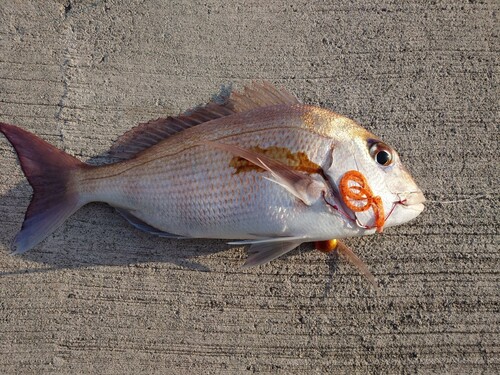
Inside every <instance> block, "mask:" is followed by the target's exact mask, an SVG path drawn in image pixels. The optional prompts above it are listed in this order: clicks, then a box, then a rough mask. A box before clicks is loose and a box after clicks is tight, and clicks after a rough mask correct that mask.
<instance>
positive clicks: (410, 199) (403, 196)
mask: <svg viewBox="0 0 500 375" xmlns="http://www.w3.org/2000/svg"><path fill="white" fill-rule="evenodd" d="M398 197H399V202H398V203H400V204H401V205H403V206H406V207H410V206H417V205H420V206H423V203H424V202H425V197H424V193H422V191H420V190H417V191H410V192H407V193H400V194H398Z"/></svg>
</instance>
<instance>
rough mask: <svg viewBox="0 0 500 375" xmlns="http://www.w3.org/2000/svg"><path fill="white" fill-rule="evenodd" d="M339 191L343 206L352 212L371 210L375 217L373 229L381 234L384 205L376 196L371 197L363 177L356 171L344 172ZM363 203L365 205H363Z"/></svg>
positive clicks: (371, 192) (371, 193)
mask: <svg viewBox="0 0 500 375" xmlns="http://www.w3.org/2000/svg"><path fill="white" fill-rule="evenodd" d="M349 183H354V184H355V185H352V184H351V185H350V184H349ZM339 190H340V195H341V197H342V200H343V201H344V203H345V205H346V206H347V207H349V208H350V209H351V210H352V211H355V212H362V211H367V210H369V209H370V208H372V209H373V213H374V215H375V227H376V228H377V232H379V233H382V230H383V226H384V223H385V216H384V205H383V203H382V199H381V198H380V197H379V196H378V195H377V196H374V195H373V191H372V189H370V186H369V185H368V181H366V178H365V176H363V175H362V174H361V173H360V172H358V171H348V172H346V173H345V174H344V176H342V179H341V180H340V186H339ZM365 201H366V203H364V204H363V202H365ZM360 204H361V205H360Z"/></svg>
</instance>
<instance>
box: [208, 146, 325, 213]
mask: <svg viewBox="0 0 500 375" xmlns="http://www.w3.org/2000/svg"><path fill="white" fill-rule="evenodd" d="M205 143H206V144H207V145H210V146H212V147H215V148H218V149H220V150H224V151H227V152H230V153H231V154H234V155H236V156H239V157H240V158H243V159H246V160H248V161H249V162H251V163H253V164H255V165H256V166H258V167H260V168H262V169H264V170H266V171H268V172H270V173H271V175H272V178H269V177H264V178H265V179H266V180H269V181H271V182H274V183H276V184H278V185H280V186H282V187H283V188H284V189H286V190H287V191H288V192H290V193H291V194H293V195H294V196H295V197H296V198H298V199H300V200H301V201H302V202H304V203H305V204H306V205H308V206H310V205H311V204H312V203H313V202H314V201H316V200H317V199H318V198H319V197H320V196H321V194H322V193H323V192H326V191H327V188H326V185H325V183H324V182H321V181H318V180H317V179H314V178H313V177H312V176H311V175H309V174H306V173H301V172H297V171H295V170H294V169H293V168H290V167H289V166H288V165H286V164H283V163H281V162H279V161H277V160H275V159H272V158H270V157H268V156H266V155H264V154H261V153H259V152H255V151H252V150H249V149H245V148H241V147H239V146H236V145H228V144H223V143H218V142H211V141H206V142H205Z"/></svg>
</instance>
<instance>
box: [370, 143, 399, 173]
mask: <svg viewBox="0 0 500 375" xmlns="http://www.w3.org/2000/svg"><path fill="white" fill-rule="evenodd" d="M370 155H371V156H372V158H373V160H375V161H376V162H377V163H378V164H380V165H382V166H384V167H387V166H388V165H391V164H392V162H393V161H394V157H393V154H392V149H391V148H390V147H389V146H387V145H386V144H385V143H382V142H377V143H374V144H373V145H372V146H371V147H370Z"/></svg>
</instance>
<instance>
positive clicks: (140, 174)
mask: <svg viewBox="0 0 500 375" xmlns="http://www.w3.org/2000/svg"><path fill="white" fill-rule="evenodd" d="M0 132H1V133H3V134H4V136H5V137H6V138H7V140H8V141H9V142H10V143H11V144H12V146H13V147H14V150H15V152H16V153H17V156H18V159H19V162H20V166H21V168H22V170H23V172H24V174H25V176H26V178H27V180H28V182H29V183H30V185H31V186H32V188H33V196H32V199H31V202H30V204H29V206H28V209H27V211H26V215H25V219H24V222H23V224H22V228H21V230H20V231H19V233H18V234H17V235H16V236H15V238H14V240H13V243H12V252H13V253H14V254H20V253H24V252H25V251H28V250H30V249H32V248H33V247H35V246H37V245H38V244H39V243H40V242H41V241H43V240H44V239H45V238H46V237H47V236H49V235H50V234H51V233H53V232H54V231H55V230H56V229H57V228H58V227H59V226H61V225H62V224H63V223H64V221H65V220H66V219H68V217H70V216H71V215H72V214H73V213H74V212H76V211H77V210H78V209H79V208H81V207H82V206H84V205H86V204H88V203H90V202H104V203H107V204H109V205H111V206H112V207H114V208H115V209H116V210H117V211H118V212H119V213H120V214H121V215H122V216H123V217H124V218H125V219H126V220H127V221H128V222H129V223H130V224H132V225H133V226H134V227H136V228H137V229H139V230H142V231H145V232H148V233H151V234H153V235H157V236H160V237H166V238H206V239H225V240H229V242H228V243H229V244H231V245H238V246H249V249H248V254H249V256H248V258H247V260H246V262H245V264H244V267H250V266H257V265H261V264H264V263H267V262H270V261H272V260H274V259H276V258H277V257H279V256H282V255H283V254H286V253H288V252H290V251H292V250H293V249H295V248H297V247H298V246H299V245H301V244H303V243H314V244H315V246H316V248H317V249H319V250H321V251H324V252H330V251H333V250H339V252H341V253H343V254H344V255H346V256H347V257H348V259H350V260H351V261H352V262H353V263H354V264H355V265H357V267H358V268H359V269H360V271H361V272H362V273H363V274H364V275H365V276H367V277H368V278H369V279H370V280H371V281H373V280H374V278H373V276H372V275H371V274H370V273H369V271H367V268H366V267H365V266H364V264H363V263H362V261H361V260H359V258H357V257H356V255H355V254H354V253H353V252H352V251H351V250H350V249H348V248H347V246H345V245H344V244H342V242H341V241H340V240H341V239H344V238H348V237H357V236H364V235H371V234H374V233H376V232H382V231H383V230H384V229H385V228H388V227H392V226H396V225H401V224H404V223H406V222H408V221H410V220H412V219H414V218H416V217H417V216H418V215H419V214H420V213H421V212H422V211H423V209H424V205H423V203H424V202H425V197H424V195H423V192H422V191H421V189H420V188H419V187H418V186H417V185H416V183H415V181H414V180H413V178H412V177H411V175H410V173H409V172H408V170H407V169H406V168H405V167H404V166H403V164H402V162H401V160H400V158H399V156H398V154H397V152H396V151H395V150H394V149H393V148H391V147H390V146H389V145H387V144H386V143H384V142H383V141H382V140H380V139H379V138H378V137H376V136H375V135H373V134H372V133H371V132H369V131H368V130H366V129H365V128H363V127H362V126H360V125H359V124H357V123H356V122H355V121H353V120H351V119H349V118H347V117H345V116H342V115H340V114H337V113H336V112H333V111H331V110H329V109H326V108H321V107H318V106H314V105H307V104H303V103H301V102H300V101H299V100H298V99H297V97H296V96H295V95H293V94H292V93H290V92H289V91H287V90H286V89H284V88H279V87H275V86H274V85H272V84H271V83H269V82H267V81H262V82H253V83H251V84H250V85H248V86H246V87H244V88H243V90H241V91H233V92H232V93H231V94H230V95H229V96H228V97H227V98H226V99H225V100H224V101H222V102H221V101H219V102H217V101H215V100H213V101H210V102H209V103H208V104H206V105H204V106H200V107H197V108H195V109H192V110H190V111H186V112H184V113H181V114H180V115H178V116H168V117H165V118H159V119H156V120H152V121H149V122H146V123H142V124H139V125H138V126H136V127H135V128H133V129H131V130H129V131H128V132H126V133H125V134H124V135H122V136H121V137H120V138H118V140H117V141H116V143H115V144H114V145H113V146H112V147H111V150H110V152H109V155H110V156H112V157H114V158H117V160H118V161H116V162H114V163H109V164H104V165H99V166H91V165H89V164H86V163H84V162H82V161H80V160H79V159H77V158H75V157H74V156H71V155H69V154H68V153H66V152H64V151H62V150H59V149H57V148H56V147H54V146H52V145H51V144H49V143H47V142H46V141H44V140H42V139H41V138H39V137H37V136H36V135H34V134H32V133H30V132H28V131H26V130H23V129H21V128H20V127H17V126H14V125H10V124H7V123H2V122H0Z"/></svg>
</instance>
